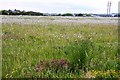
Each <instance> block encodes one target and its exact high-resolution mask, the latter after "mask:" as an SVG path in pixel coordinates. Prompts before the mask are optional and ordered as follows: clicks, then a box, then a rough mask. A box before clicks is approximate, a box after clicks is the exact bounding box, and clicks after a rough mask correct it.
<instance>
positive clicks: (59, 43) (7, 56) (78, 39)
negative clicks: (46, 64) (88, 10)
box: [2, 23, 118, 78]
mask: <svg viewBox="0 0 120 80" xmlns="http://www.w3.org/2000/svg"><path fill="white" fill-rule="evenodd" d="M2 33H3V37H2V77H8V78H10V77H14V78H23V77H46V78H48V77H49V78H51V77H52V78H58V77H59V78H76V77H80V78H81V77H82V78H84V77H86V75H87V73H88V72H89V71H92V70H94V71H106V70H117V58H116V55H117V53H118V52H117V47H118V46H117V45H118V38H117V37H118V33H117V25H109V24H92V23H91V24H87V23H86V24H53V23H47V24H46V23H43V24H41V25H40V24H24V25H20V24H17V23H11V24H7V23H6V24H2ZM53 59H67V60H68V61H70V64H71V66H70V67H72V68H70V69H73V72H71V71H70V70H67V71H59V70H58V72H57V73H56V72H54V71H52V70H46V71H44V72H35V66H36V65H37V63H38V62H39V60H44V61H49V60H53ZM77 66H78V67H77ZM26 74H28V76H26ZM96 75H97V74H96ZM97 76H98V75H97ZM97 76H96V77H97ZM113 77H114V76H113ZM117 77H118V76H117Z"/></svg>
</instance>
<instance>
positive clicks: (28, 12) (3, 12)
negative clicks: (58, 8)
mask: <svg viewBox="0 0 120 80" xmlns="http://www.w3.org/2000/svg"><path fill="white" fill-rule="evenodd" d="M0 14H2V15H31V16H84V14H82V13H78V14H77V13H76V14H72V13H64V14H60V13H59V14H57V13H51V14H50V13H41V12H33V11H24V10H23V11H20V10H16V9H15V10H10V9H9V10H1V11H0ZM86 16H91V15H90V14H86Z"/></svg>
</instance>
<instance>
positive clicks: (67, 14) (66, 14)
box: [62, 13, 73, 16]
mask: <svg viewBox="0 0 120 80" xmlns="http://www.w3.org/2000/svg"><path fill="white" fill-rule="evenodd" d="M62 16H73V14H71V13H65V14H62Z"/></svg>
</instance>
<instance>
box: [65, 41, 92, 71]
mask: <svg viewBox="0 0 120 80" xmlns="http://www.w3.org/2000/svg"><path fill="white" fill-rule="evenodd" d="M90 46H91V41H90V40H83V41H77V42H75V43H73V44H72V45H70V46H67V47H66V48H65V53H66V54H68V58H69V60H70V63H71V70H72V71H75V70H77V69H83V70H84V71H86V62H87V56H88V53H89V50H90V48H91V47H90Z"/></svg>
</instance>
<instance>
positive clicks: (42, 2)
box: [0, 0, 119, 14]
mask: <svg viewBox="0 0 120 80" xmlns="http://www.w3.org/2000/svg"><path fill="white" fill-rule="evenodd" d="M108 1H111V2H112V6H111V13H117V12H118V2H119V0H0V9H1V10H3V9H5V10H8V9H11V10H14V9H17V10H25V11H35V12H42V13H99V14H105V13H107V2H108Z"/></svg>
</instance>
